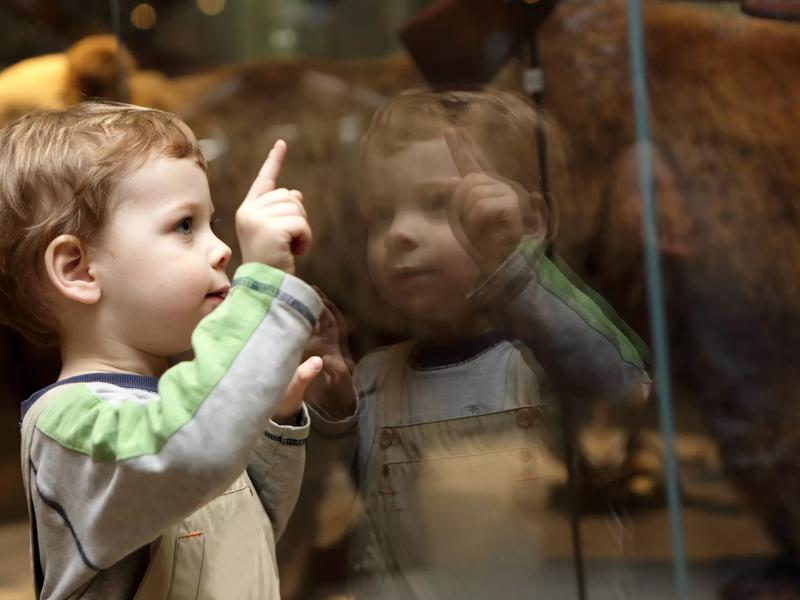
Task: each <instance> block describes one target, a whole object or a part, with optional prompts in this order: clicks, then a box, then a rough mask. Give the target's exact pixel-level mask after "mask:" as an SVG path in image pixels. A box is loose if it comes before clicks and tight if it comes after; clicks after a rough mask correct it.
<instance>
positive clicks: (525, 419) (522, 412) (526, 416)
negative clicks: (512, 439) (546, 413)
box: [517, 408, 534, 429]
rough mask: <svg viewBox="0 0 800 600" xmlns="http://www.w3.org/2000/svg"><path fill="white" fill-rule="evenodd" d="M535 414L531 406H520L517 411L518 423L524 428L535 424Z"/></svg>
mask: <svg viewBox="0 0 800 600" xmlns="http://www.w3.org/2000/svg"><path fill="white" fill-rule="evenodd" d="M533 421H534V415H533V411H532V410H531V409H530V408H520V409H519V410H518V411H517V425H519V426H520V427H522V428H523V429H527V428H528V427H530V426H531V425H533Z"/></svg>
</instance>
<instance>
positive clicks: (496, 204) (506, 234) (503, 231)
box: [445, 129, 547, 274]
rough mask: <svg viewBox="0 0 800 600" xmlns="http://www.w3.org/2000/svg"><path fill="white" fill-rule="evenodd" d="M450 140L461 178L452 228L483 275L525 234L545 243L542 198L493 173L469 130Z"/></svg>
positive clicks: (453, 197) (451, 132) (452, 133)
mask: <svg viewBox="0 0 800 600" xmlns="http://www.w3.org/2000/svg"><path fill="white" fill-rule="evenodd" d="M445 140H446V141H447V146H448V148H449V149H450V153H451V155H452V157H453V161H454V162H455V164H456V167H457V168H458V172H459V175H460V176H461V177H460V179H458V180H457V181H456V183H455V184H454V186H453V189H452V190H451V194H450V202H449V205H448V217H449V219H450V226H451V227H452V229H453V233H454V234H455V236H456V239H458V241H459V243H460V244H461V245H462V247H463V248H464V250H465V251H466V252H467V253H468V254H469V255H470V256H471V257H472V259H473V260H474V261H475V263H476V264H477V265H478V267H479V268H480V269H481V271H482V272H483V273H484V274H489V273H491V272H492V271H494V270H495V269H497V267H499V266H500V265H501V264H502V263H503V261H505V260H506V258H508V256H509V255H510V254H511V253H512V252H513V251H514V250H515V249H516V247H517V246H518V245H519V243H520V241H521V240H522V238H523V237H524V236H533V237H541V238H542V239H544V237H545V234H546V230H547V226H546V218H545V215H546V214H547V213H546V209H544V202H543V201H542V197H541V196H540V195H538V194H531V193H530V192H528V191H527V190H525V189H524V188H523V187H522V186H521V185H520V184H519V183H517V182H514V181H511V180H508V179H505V178H503V177H501V176H500V175H498V174H496V173H494V172H493V169H492V166H491V163H490V162H489V161H488V160H487V159H486V157H485V156H484V155H483V153H482V152H481V151H480V149H479V148H478V146H477V145H476V144H475V142H474V141H473V140H472V139H471V138H470V136H469V135H468V134H467V133H466V132H464V131H457V130H455V129H448V130H447V131H445Z"/></svg>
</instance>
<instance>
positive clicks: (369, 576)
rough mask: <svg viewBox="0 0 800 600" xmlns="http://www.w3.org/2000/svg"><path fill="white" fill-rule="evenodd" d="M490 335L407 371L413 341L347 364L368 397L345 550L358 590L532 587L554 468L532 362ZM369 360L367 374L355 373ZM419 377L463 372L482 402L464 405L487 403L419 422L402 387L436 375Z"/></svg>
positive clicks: (466, 591) (509, 593) (439, 592)
mask: <svg viewBox="0 0 800 600" xmlns="http://www.w3.org/2000/svg"><path fill="white" fill-rule="evenodd" d="M494 337H495V338H496V339H491V338H490V339H488V340H486V341H485V344H484V345H486V346H489V347H488V348H485V349H482V350H481V349H478V350H477V353H476V354H474V355H473V356H471V357H468V358H467V359H466V360H465V361H464V362H463V363H462V364H456V365H450V366H447V367H439V368H438V369H436V368H435V369H431V370H424V369H423V370H421V371H420V370H417V371H416V374H415V373H414V369H412V368H411V367H409V366H407V365H408V361H409V355H410V354H413V350H414V343H413V342H412V343H404V344H398V345H396V346H392V347H390V348H388V349H386V350H384V351H381V352H378V353H376V355H374V356H373V357H372V359H371V360H367V361H365V362H364V367H365V368H364V369H363V370H361V372H360V373H359V372H358V371H357V379H356V384H357V387H361V386H362V385H367V386H370V387H371V388H372V390H373V393H374V396H373V394H366V395H365V396H364V399H365V402H370V403H374V406H375V411H374V413H373V414H374V419H375V427H374V429H373V430H374V432H375V435H374V438H373V440H372V443H371V446H370V449H369V451H368V452H366V453H365V455H364V456H363V457H362V461H364V462H365V465H364V467H365V468H364V470H363V479H362V481H363V488H362V493H363V498H364V501H365V508H366V514H365V517H364V521H363V522H362V523H361V524H360V526H359V528H358V531H357V535H356V541H355V543H354V550H353V566H354V570H355V574H356V576H357V577H358V578H359V579H358V582H357V584H356V588H355V589H356V591H357V593H358V594H359V597H364V598H378V597H379V598H408V597H412V598H444V597H459V598H485V597H487V594H489V593H498V592H499V593H502V595H503V597H510V598H515V597H519V598H523V597H528V596H529V594H530V592H531V590H532V588H534V587H535V582H536V580H535V578H536V572H537V570H538V568H539V566H540V564H541V558H542V557H541V540H540V539H539V535H538V523H539V522H540V519H541V518H542V513H543V511H544V509H545V508H546V507H545V505H546V502H547V490H548V488H549V487H550V484H552V483H553V482H554V480H555V479H561V473H562V469H561V468H560V467H559V465H558V464H557V463H556V461H555V460H554V459H553V458H552V457H551V455H550V453H549V452H548V450H547V449H546V448H545V447H544V439H545V435H544V434H543V425H544V411H545V410H547V408H546V407H544V406H543V403H544V402H545V401H546V395H547V391H546V387H545V386H544V385H542V384H541V382H542V381H543V377H542V371H541V368H540V367H539V365H538V363H536V362H535V360H534V359H533V357H532V355H531V353H530V351H528V350H527V348H525V347H524V346H522V345H521V344H512V343H510V342H508V341H505V340H502V339H499V338H497V337H496V336H494ZM376 363H378V364H376ZM381 363H382V364H381ZM371 368H376V369H377V370H378V371H379V373H378V374H377V375H378V378H377V385H374V384H373V385H370V379H372V377H371V376H372V375H373V373H364V371H365V370H370V369H371ZM470 371H471V372H470ZM426 376H428V378H429V379H430V378H434V379H435V378H439V379H440V380H442V379H444V380H447V379H450V383H451V384H453V385H454V387H457V386H458V382H456V381H454V380H456V379H457V378H463V379H465V380H466V381H464V382H463V383H466V384H467V386H468V387H470V388H472V389H473V390H474V392H477V394H475V395H476V396H478V395H480V396H481V397H480V398H476V399H477V400H479V401H482V403H481V404H479V405H478V406H474V407H470V408H472V410H473V411H477V410H481V409H483V410H484V411H486V409H488V411H486V412H482V413H481V414H474V415H471V416H450V417H449V418H441V419H438V420H425V422H419V419H414V418H413V415H411V414H410V412H411V411H410V406H411V404H412V403H411V398H410V397H409V395H408V394H407V391H406V390H407V388H409V387H411V388H416V389H412V392H411V394H412V395H414V393H415V392H416V391H418V390H419V386H420V385H421V386H425V385H427V386H428V388H429V390H430V389H431V386H432V385H433V386H435V385H436V384H435V383H433V384H432V383H431V382H430V381H428V382H426V381H425V377H426ZM420 379H421V381H420ZM470 380H472V381H470ZM373 381H374V380H373ZM473 382H474V383H475V385H470V384H471V383H473ZM440 383H441V384H442V385H445V386H446V385H447V383H448V382H447V381H440ZM415 384H416V385H415ZM470 395H472V394H470ZM370 396H372V397H370ZM426 400H427V401H428V402H433V403H435V402H437V401H442V400H444V401H446V400H447V399H446V398H436V397H435V396H434V397H431V396H430V395H428V397H427V398H426ZM443 408H444V411H443V412H440V415H439V416H444V417H447V407H443ZM459 412H462V413H463V412H464V411H459ZM367 420H371V419H369V418H368V419H367Z"/></svg>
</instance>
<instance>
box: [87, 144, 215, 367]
mask: <svg viewBox="0 0 800 600" xmlns="http://www.w3.org/2000/svg"><path fill="white" fill-rule="evenodd" d="M114 195H115V206H114V208H113V209H112V210H111V214H110V217H109V222H108V224H107V226H106V229H105V231H104V236H103V241H102V243H101V244H100V246H99V248H98V249H97V252H96V254H95V257H94V260H93V268H94V270H95V273H96V276H97V277H98V280H99V281H100V285H101V298H100V306H101V311H102V318H103V322H104V325H105V329H106V331H107V334H108V335H109V336H114V340H115V341H116V342H121V343H123V344H125V345H127V346H130V347H133V348H135V349H136V350H138V351H141V352H144V353H147V354H154V355H157V356H170V355H172V354H176V353H178V352H182V351H184V350H187V349H188V348H189V347H190V346H191V334H192V331H194V328H195V327H196V326H197V324H198V323H199V322H200V320H201V319H202V318H203V317H204V316H206V315H207V314H209V313H210V312H211V311H212V310H213V309H214V308H215V307H216V306H217V305H219V304H220V303H221V302H222V299H223V298H224V294H225V293H226V290H227V287H228V277H227V275H226V274H225V266H226V265H227V263H228V260H229V259H230V255H231V250H230V248H229V247H228V246H226V245H225V244H224V243H223V242H222V241H221V240H220V239H219V238H217V236H216V235H215V234H214V232H213V231H212V228H211V221H212V216H213V211H214V207H213V205H212V203H211V195H210V193H209V188H208V180H207V178H206V175H205V173H204V172H203V170H202V169H201V168H200V167H199V166H198V165H197V164H196V163H195V162H194V161H192V160H189V159H172V158H163V157H159V158H153V159H150V160H148V161H147V162H146V163H145V164H144V165H142V167H141V168H139V169H137V170H136V171H134V172H133V173H131V174H130V175H128V176H127V177H126V178H125V179H124V180H123V181H122V182H121V183H120V185H119V187H118V188H117V190H116V191H115V194H114Z"/></svg>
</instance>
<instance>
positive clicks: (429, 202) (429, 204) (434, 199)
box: [422, 193, 447, 212]
mask: <svg viewBox="0 0 800 600" xmlns="http://www.w3.org/2000/svg"><path fill="white" fill-rule="evenodd" d="M446 208H447V197H446V196H445V194H444V193H441V194H431V195H429V196H425V197H424V198H423V199H422V209H423V210H424V211H425V212H439V211H443V210H445V209H446Z"/></svg>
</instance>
